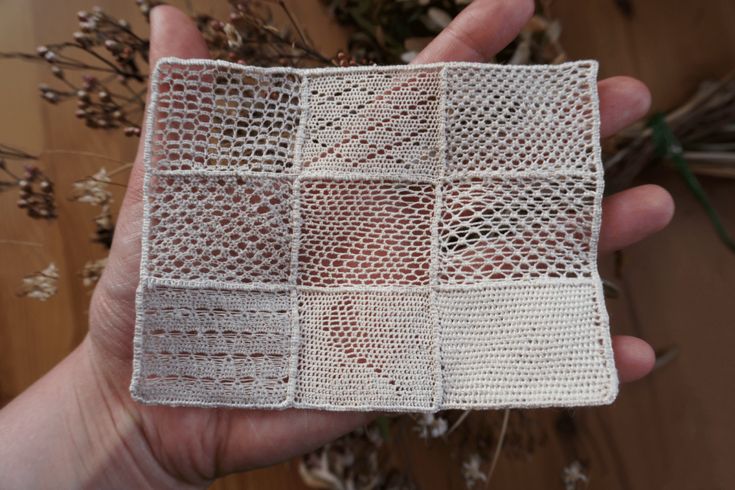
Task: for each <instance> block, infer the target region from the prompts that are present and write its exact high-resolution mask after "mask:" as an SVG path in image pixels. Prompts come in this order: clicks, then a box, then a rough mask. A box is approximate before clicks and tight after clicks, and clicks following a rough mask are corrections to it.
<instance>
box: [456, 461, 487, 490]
mask: <svg viewBox="0 0 735 490" xmlns="http://www.w3.org/2000/svg"><path fill="white" fill-rule="evenodd" d="M482 463H483V460H482V458H481V457H480V455H479V454H477V453H472V454H470V457H469V458H468V459H467V460H466V461H465V462H464V463H462V477H463V478H464V482H465V485H466V486H467V488H472V487H474V486H475V484H476V483H477V482H486V481H487V474H486V473H485V472H484V471H482V470H481V468H480V466H482Z"/></svg>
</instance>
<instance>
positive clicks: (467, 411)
mask: <svg viewBox="0 0 735 490" xmlns="http://www.w3.org/2000/svg"><path fill="white" fill-rule="evenodd" d="M470 411H471V410H465V411H464V412H463V413H462V415H460V416H459V418H458V419H457V421H456V422H455V423H454V424H452V426H451V427H450V428H449V430H448V431H447V435H449V434H451V433H452V432H454V431H455V430H456V429H457V427H459V426H460V424H462V422H464V420H465V419H466V418H467V416H468V415H469V414H470Z"/></svg>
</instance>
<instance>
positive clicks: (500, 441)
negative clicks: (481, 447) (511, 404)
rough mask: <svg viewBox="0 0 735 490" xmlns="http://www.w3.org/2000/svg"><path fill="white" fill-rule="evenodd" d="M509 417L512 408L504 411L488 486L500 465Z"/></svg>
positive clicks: (488, 476) (488, 474)
mask: <svg viewBox="0 0 735 490" xmlns="http://www.w3.org/2000/svg"><path fill="white" fill-rule="evenodd" d="M509 418H510V408H506V409H505V412H504V413H503V425H502V426H501V427H500V437H498V444H497V445H496V446H495V453H494V454H493V460H492V462H491V463H490V469H489V470H488V472H487V481H486V482H485V487H486V488H488V487H489V486H490V479H491V478H492V477H493V473H495V467H496V466H497V465H498V460H499V459H500V451H501V450H502V449H503V443H504V442H505V434H506V432H507V431H508V419H509Z"/></svg>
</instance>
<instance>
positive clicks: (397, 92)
mask: <svg viewBox="0 0 735 490" xmlns="http://www.w3.org/2000/svg"><path fill="white" fill-rule="evenodd" d="M596 72H597V65H596V63H594V62H589V61H585V62H576V63H567V64H563V65H556V66H532V67H528V66H523V67H510V66H497V65H481V64H466V63H449V64H435V65H423V66H401V67H359V68H334V69H307V70H297V69H287V68H269V69H263V68H254V67H243V66H239V65H234V64H229V63H225V62H213V61H203V60H191V61H185V60H179V59H173V58H169V59H165V60H162V61H161V62H160V63H159V64H158V66H157V68H156V70H155V73H154V74H153V80H152V94H151V104H150V108H149V113H148V124H147V128H146V152H145V164H146V175H145V219H144V229H143V254H142V262H141V281H140V286H139V288H138V297H137V322H136V334H135V360H134V374H133V380H132V385H131V391H132V394H133V396H134V397H135V398H136V399H137V400H139V401H142V402H146V403H159V404H167V405H188V406H226V407H260V408H285V407H309V408H322V409H329V410H390V411H433V410H439V409H446V408H484V407H537V406H576V405H593V404H601V403H608V402H610V401H612V400H613V399H614V397H615V396H616V393H617V377H616V373H615V367H614V364H613V357H612V349H611V342H610V335H609V328H608V319H607V313H606V311H605V305H604V298H603V295H602V287H601V282H600V278H599V276H598V273H597V270H596V254H597V238H598V233H599V226H600V212H601V209H600V202H601V196H602V186H603V182H602V170H601V165H600V156H599V117H598V100H597V93H596Z"/></svg>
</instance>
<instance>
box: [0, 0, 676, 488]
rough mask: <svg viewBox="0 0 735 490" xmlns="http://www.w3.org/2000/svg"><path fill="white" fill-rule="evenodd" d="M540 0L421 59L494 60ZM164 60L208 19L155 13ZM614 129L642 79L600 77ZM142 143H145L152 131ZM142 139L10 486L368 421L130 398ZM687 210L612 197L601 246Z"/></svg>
mask: <svg viewBox="0 0 735 490" xmlns="http://www.w3.org/2000/svg"><path fill="white" fill-rule="evenodd" d="M532 12H533V2H532V1H530V0H522V1H521V0H475V1H474V2H473V3H472V4H470V5H469V6H468V7H467V8H466V9H465V11H464V12H463V13H462V14H461V15H460V16H458V17H457V18H456V19H455V20H454V22H452V24H451V25H450V26H449V27H448V28H447V29H446V30H445V31H444V32H443V33H442V34H441V35H439V36H438V37H437V38H436V39H435V40H434V41H433V42H432V43H431V44H430V45H429V46H428V47H427V48H426V49H425V50H424V51H423V52H422V53H421V54H420V55H419V56H418V58H417V60H416V62H418V63H429V62H437V61H487V60H488V59H490V58H491V57H492V56H493V54H494V53H496V52H497V51H499V50H500V49H501V48H503V47H504V46H505V45H506V44H507V43H508V42H510V41H511V40H512V39H513V38H514V36H515V35H516V34H517V32H518V31H519V30H520V29H521V28H522V26H523V25H524V24H525V22H526V21H527V19H528V18H529V17H530V16H531V15H532ZM163 56H178V57H181V58H203V57H207V56H208V53H207V48H206V45H205V44H204V42H203V40H202V39H201V37H200V35H199V33H198V32H197V30H196V27H195V26H194V25H193V24H192V22H191V21H190V19H189V18H188V17H187V16H186V15H185V14H183V13H181V12H179V11H178V10H176V9H174V8H173V7H170V6H161V7H156V8H155V9H154V10H153V11H152V13H151V64H152V65H153V64H155V62H156V60H158V59H159V58H161V57H163ZM599 95H600V111H601V131H602V135H603V137H605V136H610V135H612V134H614V133H615V132H617V131H619V130H620V129H622V128H624V127H626V126H628V125H630V124H632V123H633V122H634V121H636V120H637V119H639V118H640V117H642V116H644V115H645V113H646V112H647V110H648V107H649V103H650V94H649V92H648V90H647V89H646V87H645V86H644V85H643V84H642V83H641V82H639V81H637V80H634V79H632V78H627V77H614V78H609V79H607V80H602V81H601V82H599ZM141 141H142V139H141ZM142 181H143V163H142V146H141V148H139V151H138V156H137V158H136V162H135V166H134V169H133V171H132V174H131V176H130V182H129V185H128V191H127V194H126V196H125V201H124V203H123V206H122V209H121V212H120V217H119V220H118V226H117V231H116V233H115V242H114V244H113V247H112V251H111V253H110V258H109V263H108V266H107V268H106V270H105V272H104V274H103V276H102V278H101V279H100V282H99V284H98V286H97V288H96V290H95V293H94V296H93V299H92V303H91V305H90V328H89V334H88V335H87V337H86V338H85V340H84V341H83V342H82V344H81V345H80V346H79V347H78V348H77V349H76V350H75V351H74V352H73V353H72V354H70V355H69V356H68V357H67V358H66V359H64V360H63V361H62V362H61V363H60V364H59V365H58V366H56V367H55V368H54V369H53V370H52V371H51V372H49V373H48V374H47V375H45V376H44V377H43V378H42V379H40V380H39V381H38V382H36V383H35V384H34V385H33V386H31V387H30V388H29V389H28V390H26V391H25V392H24V393H22V394H21V395H20V396H18V397H17V398H16V399H15V400H13V401H12V402H11V403H9V404H8V405H7V406H6V407H5V408H3V410H1V411H0V440H2V441H4V443H3V444H2V445H0V474H2V475H4V476H3V479H4V483H3V484H4V485H5V484H7V485H8V488H47V487H64V488H68V487H72V488H75V487H92V488H98V487H103V488H169V487H174V488H189V487H191V488H203V487H206V486H207V485H208V484H209V483H211V481H212V480H213V479H215V478H217V477H218V476H222V475H225V474H227V473H231V472H235V471H243V470H248V469H252V468H256V467H259V466H264V465H269V464H273V463H276V462H279V461H282V460H285V459H288V458H290V457H292V456H295V455H298V454H301V453H304V452H306V451H309V450H311V449H313V448H316V447H319V446H321V445H323V444H324V443H326V442H328V441H330V440H332V439H334V438H336V437H338V436H340V435H341V434H343V433H345V432H348V431H350V430H352V429H354V428H355V427H357V426H360V425H362V424H364V423H366V422H368V421H369V420H370V419H371V418H372V417H373V416H372V415H370V414H366V413H330V412H320V411H310V410H285V411H259V410H225V409H196V408H170V407H153V406H143V405H139V404H137V403H135V402H133V401H132V400H131V398H130V395H129V393H128V384H129V381H130V376H131V359H132V337H133V328H134V314H135V306H134V293H135V288H136V286H137V283H138V266H139V260H140V228H141V220H142V209H143V208H142V203H141V197H142ZM673 209H674V205H673V202H672V200H671V197H670V196H669V194H668V193H667V192H666V191H665V190H663V189H662V188H660V187H657V186H654V185H646V186H640V187H636V188H632V189H629V190H626V191H624V192H620V193H618V194H615V195H613V196H610V197H608V198H607V199H606V200H605V201H604V203H603V222H602V230H601V234H600V246H599V249H600V253H601V254H607V253H610V252H613V251H615V250H619V249H622V248H624V247H627V246H629V245H632V244H634V243H636V242H638V241H640V240H642V239H644V238H645V237H647V236H649V235H651V234H653V233H655V232H656V231H658V230H660V229H661V228H663V227H664V226H666V224H667V223H668V222H669V221H670V219H671V217H672V214H673ZM613 347H614V350H615V362H616V366H617V369H618V374H619V377H620V380H621V381H623V382H629V381H633V380H635V379H638V378H640V377H642V376H645V375H646V374H647V373H648V372H650V370H651V368H652V366H653V362H654V355H653V350H652V349H651V347H650V346H649V345H648V344H647V343H646V342H644V341H643V340H641V339H637V338H634V337H627V336H617V337H615V338H614V339H613Z"/></svg>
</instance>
